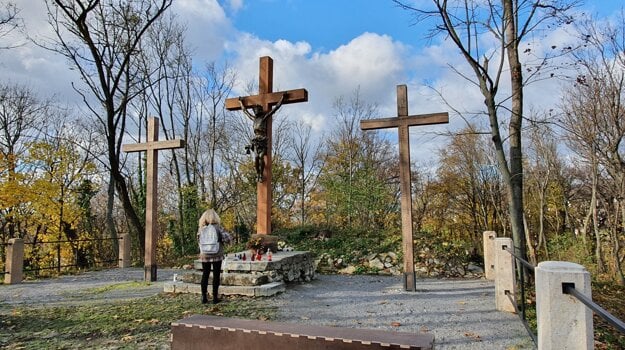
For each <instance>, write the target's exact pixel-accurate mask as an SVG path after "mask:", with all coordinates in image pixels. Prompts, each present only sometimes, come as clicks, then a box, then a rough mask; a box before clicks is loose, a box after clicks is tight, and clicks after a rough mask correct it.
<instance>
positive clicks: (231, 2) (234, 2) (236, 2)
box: [228, 0, 243, 12]
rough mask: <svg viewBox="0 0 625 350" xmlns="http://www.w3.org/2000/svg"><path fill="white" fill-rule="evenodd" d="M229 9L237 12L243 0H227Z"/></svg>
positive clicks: (241, 6)
mask: <svg viewBox="0 0 625 350" xmlns="http://www.w3.org/2000/svg"><path fill="white" fill-rule="evenodd" d="M228 7H229V8H230V11H232V12H237V11H239V10H240V9H242V8H243V0H228Z"/></svg>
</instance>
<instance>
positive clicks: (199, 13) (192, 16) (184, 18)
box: [171, 0, 235, 64]
mask: <svg viewBox="0 0 625 350" xmlns="http://www.w3.org/2000/svg"><path fill="white" fill-rule="evenodd" d="M171 11H172V12H173V13H174V14H176V16H177V17H178V20H179V21H181V22H182V23H184V24H185V25H186V26H187V36H186V38H185V40H186V42H187V44H188V45H189V46H190V47H191V48H192V49H193V52H194V54H195V57H194V60H195V62H196V64H202V63H203V62H208V61H214V60H218V59H219V58H220V57H221V55H222V54H223V50H224V43H225V41H226V40H228V38H229V37H230V36H231V35H233V33H235V30H234V28H233V27H232V23H231V22H230V19H229V18H228V17H227V15H226V13H225V11H224V9H223V8H222V7H221V5H220V4H219V2H218V1H217V0H175V1H174V2H173V4H172V7H171Z"/></svg>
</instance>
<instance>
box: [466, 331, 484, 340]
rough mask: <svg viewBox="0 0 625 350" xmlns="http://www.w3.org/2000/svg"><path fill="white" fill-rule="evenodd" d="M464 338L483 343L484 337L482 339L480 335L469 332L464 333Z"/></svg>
mask: <svg viewBox="0 0 625 350" xmlns="http://www.w3.org/2000/svg"><path fill="white" fill-rule="evenodd" d="M464 336H465V337H467V338H471V339H473V340H475V341H482V337H480V336H479V334H475V333H471V332H467V333H464Z"/></svg>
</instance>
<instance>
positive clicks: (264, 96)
mask: <svg viewBox="0 0 625 350" xmlns="http://www.w3.org/2000/svg"><path fill="white" fill-rule="evenodd" d="M259 70H260V73H259V80H258V95H253V96H246V97H242V98H241V99H239V98H229V99H227V100H226V109H228V110H230V111H236V110H241V104H243V106H244V107H245V108H249V107H252V106H261V107H262V110H263V112H264V113H267V112H269V111H270V110H271V108H272V107H273V106H274V105H276V104H278V102H280V100H282V104H291V103H298V102H306V101H308V91H306V89H296V90H287V91H280V92H273V60H272V59H271V57H269V56H264V57H261V58H260V69H259ZM266 123H267V124H266V126H267V151H266V152H265V155H264V162H265V168H264V170H263V174H262V179H263V181H261V182H258V183H257V184H256V193H257V204H256V232H257V233H259V234H271V204H272V199H271V134H272V132H271V131H272V130H271V125H272V117H269V118H267V120H266Z"/></svg>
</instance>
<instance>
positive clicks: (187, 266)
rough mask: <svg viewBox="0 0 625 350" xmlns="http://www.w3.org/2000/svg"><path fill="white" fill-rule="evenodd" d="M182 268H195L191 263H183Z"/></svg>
mask: <svg viewBox="0 0 625 350" xmlns="http://www.w3.org/2000/svg"><path fill="white" fill-rule="evenodd" d="M182 269H183V270H193V265H191V264H185V265H182Z"/></svg>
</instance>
